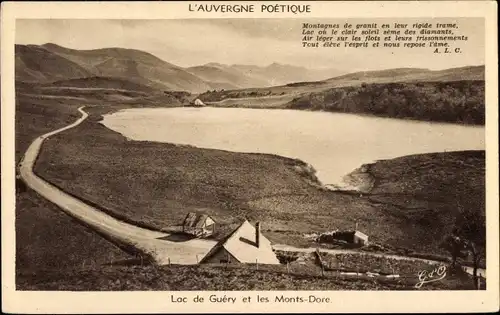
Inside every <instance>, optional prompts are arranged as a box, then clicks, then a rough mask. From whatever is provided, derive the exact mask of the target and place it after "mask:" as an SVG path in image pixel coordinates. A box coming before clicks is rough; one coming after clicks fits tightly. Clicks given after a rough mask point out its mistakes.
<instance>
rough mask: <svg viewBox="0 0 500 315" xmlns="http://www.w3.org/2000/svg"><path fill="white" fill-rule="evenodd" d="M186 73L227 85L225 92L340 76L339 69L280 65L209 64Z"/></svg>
mask: <svg viewBox="0 0 500 315" xmlns="http://www.w3.org/2000/svg"><path fill="white" fill-rule="evenodd" d="M186 70H188V71H189V72H191V73H193V74H195V75H197V76H199V77H200V78H202V79H204V80H206V81H210V82H218V83H221V84H225V85H226V88H225V89H244V88H262V87H270V86H279V85H284V84H288V83H293V82H297V81H317V80H324V79H327V78H330V77H332V76H334V75H338V74H340V73H341V72H340V70H336V69H319V70H318V69H307V68H304V67H296V66H291V65H285V64H279V63H272V64H270V65H269V66H266V67H259V66H254V65H224V64H220V63H208V64H205V65H202V66H195V67H190V68H186ZM221 86H222V85H221Z"/></svg>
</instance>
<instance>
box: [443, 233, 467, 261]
mask: <svg viewBox="0 0 500 315" xmlns="http://www.w3.org/2000/svg"><path fill="white" fill-rule="evenodd" d="M457 234H458V233H457V229H453V232H452V233H451V234H450V235H447V236H446V237H445V238H444V240H443V242H442V244H441V247H442V248H444V249H445V250H447V251H448V252H449V253H450V255H451V268H452V269H455V266H456V263H457V259H458V258H466V257H467V248H466V246H465V241H464V240H463V239H462V238H461V237H460V236H459V235H457Z"/></svg>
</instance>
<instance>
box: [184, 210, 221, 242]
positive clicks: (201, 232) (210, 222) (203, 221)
mask: <svg viewBox="0 0 500 315" xmlns="http://www.w3.org/2000/svg"><path fill="white" fill-rule="evenodd" d="M214 231H215V220H214V219H213V218H212V217H210V216H208V215H206V214H198V213H195V212H190V213H188V214H187V216H186V218H185V219H184V222H183V223H182V232H184V233H187V234H191V235H194V236H196V237H202V236H203V237H205V236H210V235H212V234H213V233H214Z"/></svg>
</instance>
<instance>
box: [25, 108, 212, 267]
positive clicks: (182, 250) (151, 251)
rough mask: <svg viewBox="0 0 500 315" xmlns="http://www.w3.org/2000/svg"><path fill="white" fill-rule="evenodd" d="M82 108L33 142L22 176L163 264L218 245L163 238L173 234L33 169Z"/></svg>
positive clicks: (192, 260)
mask: <svg viewBox="0 0 500 315" xmlns="http://www.w3.org/2000/svg"><path fill="white" fill-rule="evenodd" d="M82 108H83V107H80V108H79V109H78V111H79V112H80V113H81V114H82V117H81V118H79V119H78V120H76V121H75V122H74V123H72V124H70V125H68V126H66V127H63V128H60V129H57V130H54V131H52V132H49V133H46V134H44V135H42V136H40V137H38V138H36V139H35V141H33V143H31V145H30V146H29V148H28V150H26V153H25V155H24V157H23V158H22V160H21V162H20V163H19V175H20V177H21V178H22V179H23V181H24V182H25V183H26V184H27V185H28V186H29V187H30V188H31V189H33V190H35V191H36V192H37V193H39V194H40V195H41V196H43V197H44V198H46V199H47V200H49V201H51V202H53V203H54V204H56V205H57V206H59V207H60V208H61V209H62V210H63V211H64V212H66V213H67V214H69V215H71V216H73V217H75V218H76V219H78V220H80V221H82V222H83V223H85V224H86V225H88V226H90V227H91V228H93V229H94V230H96V231H98V232H101V233H103V234H105V235H107V236H108V237H110V238H111V239H113V240H114V241H115V242H118V243H120V244H123V245H127V246H133V247H135V248H136V249H137V250H138V251H139V252H141V253H144V254H146V255H148V256H150V257H151V258H153V259H154V260H155V261H156V262H157V263H158V264H160V265H162V264H168V263H169V262H170V263H172V264H196V263H197V262H198V260H201V258H203V256H204V255H205V254H206V253H207V252H208V251H209V250H210V249H211V248H212V247H213V246H214V245H215V242H214V241H207V240H199V239H194V240H189V241H185V242H172V241H167V240H163V239H162V238H165V237H167V236H169V234H167V233H161V232H157V231H152V230H148V229H144V228H140V227H137V226H134V225H131V224H128V223H125V222H123V221H120V220H118V219H116V218H114V217H112V216H109V215H107V214H105V213H103V212H101V211H99V210H98V209H95V208H93V207H91V206H89V205H88V204H85V203H84V202H82V201H80V200H79V199H77V198H74V197H72V196H70V195H68V194H66V193H65V192H64V191H62V190H60V189H58V188H57V187H55V186H53V185H52V184H50V183H49V182H47V181H45V180H43V179H42V178H40V177H38V176H37V175H36V174H35V173H34V172H33V167H34V164H35V162H36V159H37V157H38V154H39V152H40V148H41V146H42V144H43V141H44V140H45V139H47V138H49V137H51V136H53V135H56V134H58V133H60V132H63V131H65V130H68V129H70V128H74V127H76V126H78V125H79V124H80V123H81V122H83V121H84V120H85V119H86V118H87V117H88V115H87V113H85V112H84V111H83V109H82Z"/></svg>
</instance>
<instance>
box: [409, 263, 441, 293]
mask: <svg viewBox="0 0 500 315" xmlns="http://www.w3.org/2000/svg"><path fill="white" fill-rule="evenodd" d="M444 277H446V266H444V265H441V266H439V267H437V268H434V269H433V270H431V271H429V270H421V271H419V273H418V280H419V282H418V283H417V284H415V288H417V289H420V288H421V287H422V286H423V285H424V284H425V283H430V282H435V281H439V280H442V279H444Z"/></svg>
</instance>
